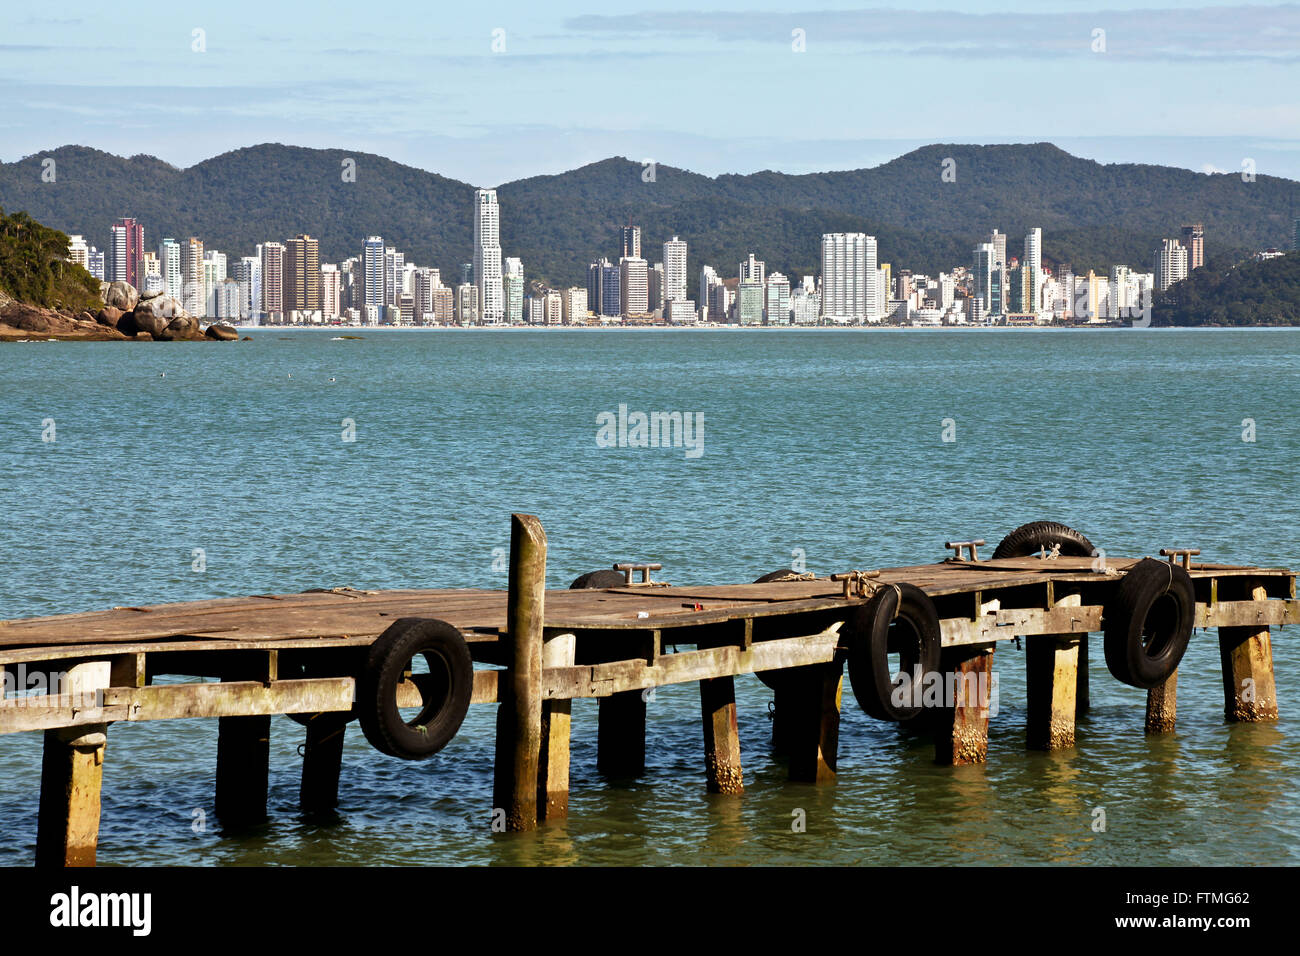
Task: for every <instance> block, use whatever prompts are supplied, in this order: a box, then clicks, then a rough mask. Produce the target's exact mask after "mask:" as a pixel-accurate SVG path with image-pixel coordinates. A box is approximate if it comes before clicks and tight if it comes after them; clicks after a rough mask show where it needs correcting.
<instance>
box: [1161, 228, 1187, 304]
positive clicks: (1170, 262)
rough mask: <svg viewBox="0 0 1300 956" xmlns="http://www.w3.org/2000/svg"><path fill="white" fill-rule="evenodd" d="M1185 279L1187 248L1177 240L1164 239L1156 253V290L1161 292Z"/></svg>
mask: <svg viewBox="0 0 1300 956" xmlns="http://www.w3.org/2000/svg"><path fill="white" fill-rule="evenodd" d="M1186 278H1187V247H1186V246H1184V245H1183V244H1182V243H1180V242H1179V241H1178V240H1177V239H1166V240H1164V242H1163V243H1162V244H1161V246H1160V250H1159V251H1158V252H1157V253H1156V288H1157V289H1159V290H1160V291H1161V292H1164V291H1165V289H1168V288H1169V287H1170V286H1171V285H1173V284H1174V283H1175V282H1180V281H1182V280H1183V279H1186Z"/></svg>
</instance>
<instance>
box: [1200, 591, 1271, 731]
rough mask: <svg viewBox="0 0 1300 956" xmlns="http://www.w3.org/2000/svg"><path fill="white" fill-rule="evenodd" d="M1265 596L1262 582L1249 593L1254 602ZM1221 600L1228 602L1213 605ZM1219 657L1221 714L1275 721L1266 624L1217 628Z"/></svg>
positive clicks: (1242, 719) (1235, 718)
mask: <svg viewBox="0 0 1300 956" xmlns="http://www.w3.org/2000/svg"><path fill="white" fill-rule="evenodd" d="M1226 584H1227V582H1224V583H1223V585H1221V587H1223V586H1226ZM1267 595H1268V591H1267V589H1266V588H1264V587H1263V586H1262V585H1258V584H1257V585H1254V586H1253V588H1252V592H1251V596H1252V597H1253V598H1254V600H1255V601H1262V600H1264V599H1265V598H1266V597H1267ZM1224 603H1228V602H1220V603H1219V604H1218V605H1216V606H1217V607H1222V606H1223V604H1224ZM1269 603H1270V604H1278V603H1281V602H1278V601H1270V602H1269ZM1219 659H1220V662H1221V663H1222V665H1223V713H1224V716H1225V717H1226V718H1227V719H1228V720H1229V721H1233V722H1253V721H1260V720H1277V688H1276V685H1275V683H1274V678H1273V645H1272V641H1271V638H1270V636H1269V629H1268V627H1267V626H1266V625H1265V626H1261V625H1259V624H1251V625H1243V626H1240V627H1220V628H1219Z"/></svg>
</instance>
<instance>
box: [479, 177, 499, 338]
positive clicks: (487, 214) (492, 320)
mask: <svg viewBox="0 0 1300 956" xmlns="http://www.w3.org/2000/svg"><path fill="white" fill-rule="evenodd" d="M474 284H475V285H476V286H477V287H478V300H479V321H481V322H482V323H483V324H484V325H499V324H501V323H502V322H504V321H505V315H506V310H505V289H504V288H503V286H502V284H501V210H500V207H498V205H497V191H496V190H495V189H476V190H474Z"/></svg>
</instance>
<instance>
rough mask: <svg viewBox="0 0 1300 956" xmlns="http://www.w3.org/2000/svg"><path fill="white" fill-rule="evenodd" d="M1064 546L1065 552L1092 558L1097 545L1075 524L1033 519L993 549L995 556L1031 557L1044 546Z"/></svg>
mask: <svg viewBox="0 0 1300 956" xmlns="http://www.w3.org/2000/svg"><path fill="white" fill-rule="evenodd" d="M1058 544H1059V545H1060V546H1061V554H1065V555H1070V556H1071V557H1078V558H1090V557H1092V555H1093V553H1094V552H1095V551H1096V549H1095V548H1094V547H1093V546H1092V542H1091V541H1089V540H1088V539H1087V538H1085V537H1084V536H1083V535H1081V534H1080V533H1079V532H1077V531H1075V530H1074V529H1073V528H1071V527H1068V526H1066V525H1063V524H1060V523H1059V522H1056V521H1031V522H1030V523H1029V524H1022V525H1021V526H1020V527H1019V528H1017V529H1016V530H1015V531H1013V532H1011V533H1010V534H1009V535H1007V536H1006V537H1005V538H1003V539H1002V540H1001V541H1000V542H999V543H998V546H997V549H996V550H995V551H994V552H993V557H994V558H1027V557H1029V556H1030V555H1031V554H1037V553H1038V552H1039V551H1040V550H1042V549H1043V548H1046V549H1047V550H1049V551H1050V550H1051V549H1052V547H1053V546H1054V545H1058Z"/></svg>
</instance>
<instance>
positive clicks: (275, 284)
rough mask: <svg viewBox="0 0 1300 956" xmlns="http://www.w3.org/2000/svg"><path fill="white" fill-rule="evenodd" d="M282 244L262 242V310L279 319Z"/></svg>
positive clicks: (281, 296) (282, 285) (282, 258)
mask: <svg viewBox="0 0 1300 956" xmlns="http://www.w3.org/2000/svg"><path fill="white" fill-rule="evenodd" d="M284 253H285V249H284V245H283V244H282V243H279V242H264V243H262V311H263V312H265V313H266V314H267V316H268V317H272V316H274V317H275V321H279V320H280V318H281V317H283V315H284V312H285V308H284Z"/></svg>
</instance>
